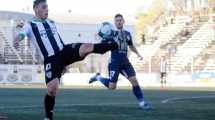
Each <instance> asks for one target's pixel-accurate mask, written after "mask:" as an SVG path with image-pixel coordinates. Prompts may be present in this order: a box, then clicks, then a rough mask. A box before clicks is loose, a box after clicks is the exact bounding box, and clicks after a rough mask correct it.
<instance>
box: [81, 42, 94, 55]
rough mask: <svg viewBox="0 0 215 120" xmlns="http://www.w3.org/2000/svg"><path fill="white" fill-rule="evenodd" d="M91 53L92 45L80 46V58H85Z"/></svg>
mask: <svg viewBox="0 0 215 120" xmlns="http://www.w3.org/2000/svg"><path fill="white" fill-rule="evenodd" d="M92 51H93V44H88V43H86V44H82V45H81V47H80V50H79V54H80V57H85V56H87V55H88V54H90V53H91V52H92Z"/></svg>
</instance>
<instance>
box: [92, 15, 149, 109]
mask: <svg viewBox="0 0 215 120" xmlns="http://www.w3.org/2000/svg"><path fill="white" fill-rule="evenodd" d="M114 22H115V26H116V28H117V30H116V31H115V32H114V34H115V38H117V39H118V41H117V42H118V43H119V47H118V49H116V50H112V51H111V57H110V63H109V65H108V70H109V78H104V77H102V76H101V75H100V73H97V74H96V75H95V76H93V77H92V78H91V79H90V81H89V83H93V82H95V81H100V82H101V83H102V84H103V85H104V86H106V87H107V88H109V89H116V84H117V80H118V76H119V74H120V73H121V74H122V75H123V76H125V77H126V78H127V79H128V80H129V81H130V83H131V84H132V86H133V93H134V95H135V96H136V98H137V100H138V102H139V107H140V108H141V109H144V110H148V109H150V106H149V104H147V103H146V102H145V101H144V96H143V93H142V91H141V88H140V86H139V83H138V81H137V78H136V73H135V71H134V68H133V66H132V65H131V63H130V62H129V59H128V56H127V52H128V47H129V48H130V50H131V51H132V52H134V53H135V54H136V55H137V57H138V58H139V59H140V60H142V56H141V55H140V54H139V52H138V51H137V49H136V47H135V46H134V44H133V42H132V36H131V33H130V32H129V31H127V30H125V29H124V28H123V25H124V18H123V16H122V15H121V14H117V15H115V18H114Z"/></svg>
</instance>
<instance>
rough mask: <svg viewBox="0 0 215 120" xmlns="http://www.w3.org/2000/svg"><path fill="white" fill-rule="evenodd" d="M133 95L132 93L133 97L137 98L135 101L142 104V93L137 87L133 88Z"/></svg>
mask: <svg viewBox="0 0 215 120" xmlns="http://www.w3.org/2000/svg"><path fill="white" fill-rule="evenodd" d="M133 93H134V95H135V96H136V98H137V100H138V101H139V102H143V101H144V99H143V93H142V91H141V89H140V86H139V85H138V86H133Z"/></svg>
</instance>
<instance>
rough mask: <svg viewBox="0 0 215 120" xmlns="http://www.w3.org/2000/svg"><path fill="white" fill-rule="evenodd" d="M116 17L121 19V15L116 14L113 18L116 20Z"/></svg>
mask: <svg viewBox="0 0 215 120" xmlns="http://www.w3.org/2000/svg"><path fill="white" fill-rule="evenodd" d="M118 17H121V18H123V16H122V14H116V15H115V17H114V18H115V19H116V18H118Z"/></svg>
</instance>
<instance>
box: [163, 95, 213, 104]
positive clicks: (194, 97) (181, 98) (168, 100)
mask: <svg viewBox="0 0 215 120" xmlns="http://www.w3.org/2000/svg"><path fill="white" fill-rule="evenodd" d="M200 98H215V96H212V95H211V96H193V97H178V98H177V97H176V98H168V99H165V100H162V101H161V103H163V104H165V103H168V102H173V101H181V100H190V99H200Z"/></svg>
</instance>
